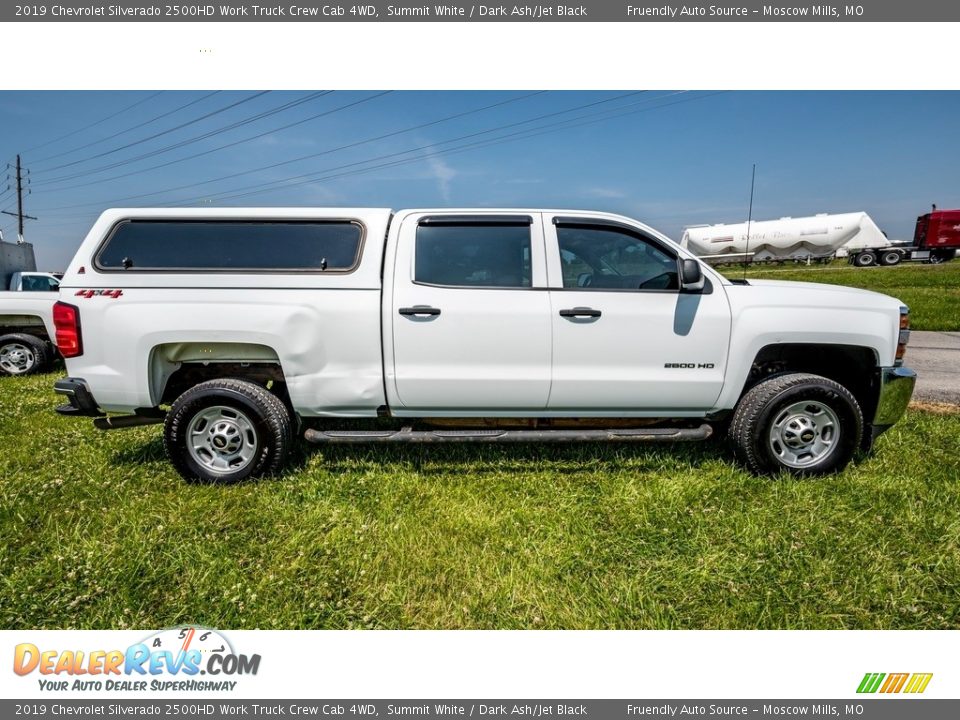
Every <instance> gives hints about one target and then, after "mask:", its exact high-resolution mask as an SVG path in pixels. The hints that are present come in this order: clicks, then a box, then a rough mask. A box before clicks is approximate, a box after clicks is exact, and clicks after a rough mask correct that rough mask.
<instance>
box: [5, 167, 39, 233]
mask: <svg viewBox="0 0 960 720" xmlns="http://www.w3.org/2000/svg"><path fill="white" fill-rule="evenodd" d="M7 167H10V166H9V165H8V166H7ZM2 212H3V214H4V215H12V216H13V217H15V218H17V244H18V245H22V244H23V242H24V240H23V221H24V220H36V219H37V218H35V217H34V216H33V215H24V214H23V168H22V167H21V165H20V155H19V154H17V211H16V212H15V213H13V212H10V211H9V210H3V211H2Z"/></svg>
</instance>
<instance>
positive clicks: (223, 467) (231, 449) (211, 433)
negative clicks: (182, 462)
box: [187, 405, 257, 475]
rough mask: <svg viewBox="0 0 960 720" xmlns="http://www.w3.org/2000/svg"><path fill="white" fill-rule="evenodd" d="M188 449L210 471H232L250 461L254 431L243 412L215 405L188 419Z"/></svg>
mask: <svg viewBox="0 0 960 720" xmlns="http://www.w3.org/2000/svg"><path fill="white" fill-rule="evenodd" d="M187 450H188V451H189V453H190V456H191V457H192V458H193V459H194V460H195V461H196V462H197V463H199V464H200V465H202V466H203V467H204V468H205V469H206V470H208V471H209V472H212V473H214V474H216V475H226V474H228V473H234V472H237V471H238V470H242V469H243V468H245V467H246V466H247V465H249V464H250V463H251V462H252V461H253V458H254V456H255V455H256V452H257V431H256V428H255V427H254V424H253V423H252V422H251V421H250V418H248V417H247V416H246V415H245V414H244V413H243V412H241V411H239V410H237V409H236V408H232V407H227V406H222V405H215V406H213V407H209V408H206V409H204V410H201V411H200V412H199V413H197V414H196V415H195V416H194V418H193V420H191V421H190V425H189V427H188V429H187Z"/></svg>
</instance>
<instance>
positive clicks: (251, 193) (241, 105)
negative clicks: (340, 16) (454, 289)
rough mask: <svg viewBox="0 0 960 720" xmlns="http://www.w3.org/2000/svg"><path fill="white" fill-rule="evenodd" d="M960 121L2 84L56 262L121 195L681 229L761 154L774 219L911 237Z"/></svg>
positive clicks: (724, 207) (617, 103)
mask: <svg viewBox="0 0 960 720" xmlns="http://www.w3.org/2000/svg"><path fill="white" fill-rule="evenodd" d="M958 117H960V92H728V93H716V92H707V91H689V92H682V91H650V92H635V93H628V92H627V91H607V92H544V93H533V92H532V91H531V92H512V91H511V92H493V91H491V92H478V91H470V92H401V91H395V92H389V93H385V94H384V93H377V92H373V91H364V92H341V91H338V92H333V93H323V92H322V91H315V92H283V91H272V92H267V93H258V92H254V91H249V92H233V91H230V92H226V91H225V92H216V93H212V92H179V91H164V92H160V93H157V92H149V91H133V92H83V91H78V92H0V163H5V162H11V163H12V158H13V156H14V155H15V154H16V153H17V152H20V153H22V155H23V162H24V166H25V167H26V168H28V169H29V170H30V176H29V177H30V189H31V194H30V195H29V196H27V198H26V202H25V209H26V211H27V212H28V213H29V214H31V215H36V216H38V217H39V218H40V219H39V220H38V221H30V222H28V223H27V228H26V237H27V240H29V241H31V242H33V243H34V244H35V246H36V249H37V256H38V261H39V264H40V265H41V266H42V267H43V268H46V269H62V268H63V267H64V266H65V265H66V263H67V262H68V260H69V258H70V257H71V256H72V254H73V252H74V250H75V249H76V247H77V245H78V244H79V242H80V241H81V240H82V238H83V236H84V234H85V233H86V231H87V230H88V229H89V227H90V225H91V223H92V222H93V220H94V219H95V218H96V216H97V215H98V214H99V212H100V211H102V210H103V209H105V208H108V207H117V206H151V205H184V206H188V205H190V206H196V205H203V206H211V205H333V206H349V205H353V206H377V207H392V208H404V207H435V206H457V207H470V206H478V207H482V206H507V207H509V206H527V207H531V206H532V207H564V208H583V209H596V210H606V211H611V212H619V213H623V214H625V215H629V216H632V217H636V218H638V219H640V220H643V221H644V222H647V223H648V224H650V225H652V226H654V227H656V228H658V229H660V230H662V231H663V232H666V233H667V234H668V235H670V236H672V237H675V238H679V236H680V234H681V232H682V229H683V227H684V226H685V225H691V224H698V223H715V222H738V221H742V220H745V219H746V212H747V203H748V199H749V185H750V166H751V164H752V163H756V164H757V186H756V195H755V199H754V218H755V219H770V218H776V217H782V216H787V215H790V216H794V217H796V216H801V215H808V214H813V213H818V212H847V211H855V210H865V211H867V212H868V213H869V214H870V215H871V216H873V218H874V219H875V220H876V221H877V223H878V224H879V225H880V227H881V228H883V229H885V230H886V231H887V232H888V234H889V235H890V236H891V237H893V238H911V237H912V234H913V223H914V221H915V219H916V216H917V215H919V214H922V213H924V212H926V211H927V210H928V209H929V206H930V203H932V202H936V203H937V204H938V205H939V206H940V207H942V208H947V207H958V206H960V173H958V172H957V168H958V167H960V132H958V131H957V127H958V124H957V118H958ZM288 126H289V127H288ZM383 136H386V137H383ZM271 166H272V167H271ZM10 174H11V175H12V169H11V170H10ZM228 176H232V177H228ZM207 181H210V182H207ZM5 187H6V183H2V184H0V210H6V209H13V207H14V205H15V202H14V201H15V198H13V196H12V193H11V192H9V191H6V190H5V189H4V188H5ZM0 218H2V219H0V229H3V231H4V236H5V239H6V240H8V241H12V240H15V237H16V230H15V221H14V218H12V217H10V216H7V215H4V216H0Z"/></svg>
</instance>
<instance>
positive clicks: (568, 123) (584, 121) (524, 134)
mask: <svg viewBox="0 0 960 720" xmlns="http://www.w3.org/2000/svg"><path fill="white" fill-rule="evenodd" d="M684 93H685V91H679V92H673V93H669V94H668V95H665V96H658V97H656V98H653V99H650V100H645V101H639V102H634V103H630V104H629V105H624V106H620V107H617V108H613V109H611V110H604V111H601V112H599V113H597V112H594V113H588V114H586V115H581V116H578V117H574V118H567V119H564V120H560V121H557V122H553V123H547V124H545V125H540V126H536V127H533V128H525V129H522V130H518V131H514V132H512V133H508V134H506V135H501V136H498V137H494V138H486V139H483V140H477V141H473V142H470V143H464V144H461V145H458V146H454V147H451V148H446V149H441V150H438V151H432V152H429V153H426V154H421V155H419V156H416V157H408V158H402V159H394V160H390V161H388V162H382V163H379V164H376V165H370V166H368V167H362V168H356V167H355V166H357V165H364V164H369V163H371V162H376V161H378V160H381V159H388V158H391V157H396V156H398V155H405V154H410V153H412V152H416V151H423V150H425V149H431V148H435V147H436V146H438V145H442V144H446V143H450V142H453V140H446V141H442V142H440V143H432V144H430V145H425V146H420V147H418V148H412V149H410V150H406V151H401V152H398V153H391V154H389V155H383V156H380V157H374V158H368V159H367V160H363V161H358V162H354V163H348V164H345V165H340V166H337V167H333V168H326V169H325V170H321V171H318V172H316V173H310V174H309V175H303V176H296V177H294V178H288V179H285V180H280V181H275V182H274V183H271V184H272V185H274V187H262V186H247V187H253V188H254V189H251V190H249V191H247V192H237V191H238V190H244V189H245V188H234V189H233V190H228V191H222V192H220V193H216V194H215V195H219V196H220V197H218V198H216V199H217V200H218V201H224V200H233V199H237V198H240V197H248V196H250V195H257V194H262V193H264V192H272V191H275V190H285V189H288V188H290V187H295V186H298V185H306V184H311V183H317V182H323V181H326V180H332V179H338V178H342V177H348V176H353V175H359V174H363V173H368V172H372V171H375V170H380V169H384V168H388V167H396V166H399V165H405V164H410V163H415V162H423V161H424V160H428V159H430V157H437V156H447V155H453V154H457V153H461V152H468V151H471V150H477V149H482V148H486V147H491V146H494V145H501V144H504V143H507V142H516V141H519V140H526V139H530V138H532V137H537V136H540V135H545V134H548V133H553V132H559V131H563V130H569V129H573V128H576V127H582V126H586V125H592V124H596V123H598V122H605V121H608V120H612V119H615V118H619V117H624V116H628V115H634V114H638V113H643V112H652V111H654V110H661V109H664V108H666V107H670V106H673V105H679V104H682V103H687V102H694V101H699V100H704V99H707V98H709V97H713V96H715V95H720V94H723V91H720V92H713V93H708V94H706V95H700V96H695V97H690V98H684V99H680V100H676V101H674V102H668V103H660V104H659V105H655V106H653V107H639V108H637V107H635V106H637V105H642V104H649V103H651V102H658V101H661V100H663V99H664V98H666V97H671V96H675V95H678V94H684ZM631 94H636V93H631ZM595 104H596V103H588V104H587V105H595ZM628 108H629V109H628ZM574 109H576V108H574ZM574 109H571V110H574ZM555 114H556V113H548V115H555ZM597 116H605V117H597ZM517 124H518V123H511V124H510V125H508V126H503V127H510V126H516V125H517ZM478 134H484V133H473V134H471V135H472V136H476V135H478ZM464 137H467V136H464ZM454 140H455V139H454ZM347 168H354V169H347ZM340 169H343V170H345V171H344V172H336V173H334V172H333V171H336V170H340ZM322 173H333V174H328V175H325V176H322V177H316V176H317V175H321V174H322ZM279 183H282V184H279ZM209 199H210V198H209V197H208V198H192V199H187V200H176V201H170V202H167V203H161V205H178V204H184V203H186V202H200V201H202V200H209ZM91 205H102V203H91Z"/></svg>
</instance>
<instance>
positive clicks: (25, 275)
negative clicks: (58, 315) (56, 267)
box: [0, 271, 60, 375]
mask: <svg viewBox="0 0 960 720" xmlns="http://www.w3.org/2000/svg"><path fill="white" fill-rule="evenodd" d="M59 287H60V281H59V280H58V279H57V277H56V276H55V275H52V274H50V273H43V272H27V271H21V272H15V273H12V274H11V276H10V285H9V290H8V291H6V292H2V291H0V375H30V374H32V373H36V372H40V371H42V370H44V369H46V368H47V367H49V366H50V364H51V363H52V362H53V360H54V359H55V358H56V355H57V352H56V348H55V347H54V344H53V334H54V329H53V304H54V303H55V302H56V301H57V298H58V293H57V291H58V288H59Z"/></svg>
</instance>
